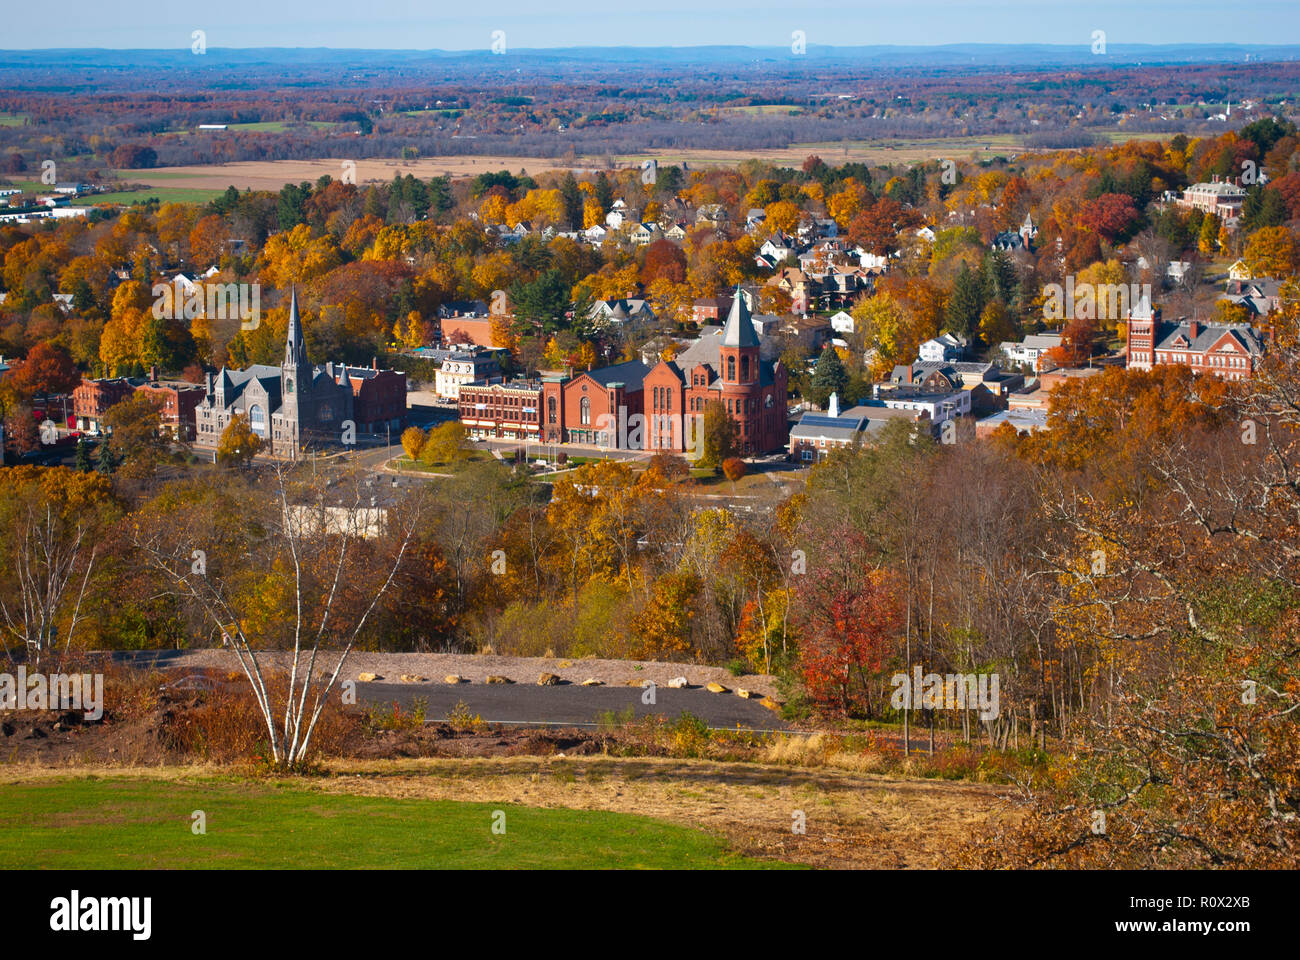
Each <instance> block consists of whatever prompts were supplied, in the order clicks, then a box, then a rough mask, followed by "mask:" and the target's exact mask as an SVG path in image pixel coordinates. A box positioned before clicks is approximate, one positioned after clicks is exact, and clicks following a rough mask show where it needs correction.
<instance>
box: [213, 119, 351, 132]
mask: <svg viewBox="0 0 1300 960" xmlns="http://www.w3.org/2000/svg"><path fill="white" fill-rule="evenodd" d="M303 123H304V124H305V125H306V126H309V127H315V128H316V129H317V130H323V129H325V128H327V127H336V126H338V124H336V123H332V122H330V121H329V120H304V121H303ZM289 127H290V124H289V123H287V122H286V121H284V120H258V121H255V122H253V123H232V124H229V125H227V127H226V129H227V130H244V131H249V132H252V133H283V132H284V131H285V130H287V129H289ZM203 132H204V133H220V132H221V131H219V130H204V131H203Z"/></svg>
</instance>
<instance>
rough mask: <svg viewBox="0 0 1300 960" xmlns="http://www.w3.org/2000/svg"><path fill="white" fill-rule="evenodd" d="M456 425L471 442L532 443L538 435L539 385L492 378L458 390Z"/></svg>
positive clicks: (539, 427)
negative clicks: (459, 424) (457, 418)
mask: <svg viewBox="0 0 1300 960" xmlns="http://www.w3.org/2000/svg"><path fill="white" fill-rule="evenodd" d="M457 402H458V404H459V408H460V422H461V423H462V424H464V425H465V430H466V432H467V433H468V434H469V435H470V436H471V437H472V438H474V439H475V440H486V439H489V438H497V439H503V440H529V441H536V440H537V439H538V437H539V436H540V433H541V413H540V411H541V407H542V381H540V380H504V379H502V378H500V377H492V378H489V379H487V380H481V381H479V382H477V383H466V384H462V385H461V387H460V395H459V397H458V398H457Z"/></svg>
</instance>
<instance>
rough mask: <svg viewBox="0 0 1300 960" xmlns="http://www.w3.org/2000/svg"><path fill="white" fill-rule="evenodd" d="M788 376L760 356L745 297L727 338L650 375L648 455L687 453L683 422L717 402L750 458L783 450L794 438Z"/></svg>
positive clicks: (731, 316)
mask: <svg viewBox="0 0 1300 960" xmlns="http://www.w3.org/2000/svg"><path fill="white" fill-rule="evenodd" d="M787 381H788V376H787V373H786V369H785V367H784V366H782V365H781V362H780V361H779V360H777V361H772V360H763V359H762V358H761V357H760V356H759V340H758V332H757V331H756V330H755V329H754V323H753V320H752V319H751V317H750V312H749V307H748V305H747V304H746V302H745V297H743V296H741V295H739V290H737V295H736V296H735V297H734V299H733V300H732V302H731V308H730V311H729V312H728V314H727V322H726V324H725V325H724V326H723V328H722V333H721V335H718V336H710V337H703V338H701V339H700V340H698V341H696V342H695V343H694V344H692V345H691V346H690V347H688V348H687V349H686V350H684V351H682V352H681V353H680V354H678V355H677V356H676V357H675V358H674V359H672V360H661V361H659V363H657V364H655V366H654V367H653V368H651V370H650V371H649V373H647V374H646V375H645V379H644V397H645V415H646V417H647V419H648V421H649V423H648V426H647V430H646V441H645V444H644V445H645V447H646V449H651V450H684V449H686V440H687V437H686V436H684V435H683V434H684V432H685V430H684V421H682V419H681V418H682V417H683V416H693V415H702V414H703V412H704V407H705V405H706V404H707V403H708V402H709V401H711V400H717V401H719V402H720V403H722V405H723V406H724V407H726V409H727V412H728V413H729V414H731V417H732V419H734V420H735V421H736V426H737V428H738V431H739V434H740V446H741V452H742V453H744V454H745V455H746V456H753V455H756V454H761V453H769V452H772V451H775V450H783V449H784V448H785V445H786V440H787V438H788V436H789V423H788V421H787V419H786V388H787Z"/></svg>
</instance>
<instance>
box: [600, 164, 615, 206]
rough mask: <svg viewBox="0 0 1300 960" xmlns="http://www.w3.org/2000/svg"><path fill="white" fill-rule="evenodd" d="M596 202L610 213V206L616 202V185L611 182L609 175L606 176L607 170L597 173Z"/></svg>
mask: <svg viewBox="0 0 1300 960" xmlns="http://www.w3.org/2000/svg"><path fill="white" fill-rule="evenodd" d="M596 202H597V203H599V204H600V209H601V210H602V211H603V212H605V213H609V208H610V207H611V206H612V205H613V203H614V186H613V184H611V183H610V182H609V177H607V176H605V171H603V170H602V171H601V172H600V173H598V174H596Z"/></svg>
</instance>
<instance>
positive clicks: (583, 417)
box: [578, 397, 591, 427]
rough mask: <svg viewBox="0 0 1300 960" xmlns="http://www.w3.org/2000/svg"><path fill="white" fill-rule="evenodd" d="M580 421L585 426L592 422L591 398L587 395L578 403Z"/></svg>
mask: <svg viewBox="0 0 1300 960" xmlns="http://www.w3.org/2000/svg"><path fill="white" fill-rule="evenodd" d="M578 422H579V423H580V424H582V425H583V426H584V427H585V426H587V425H588V424H589V423H591V400H590V399H589V398H587V397H583V398H582V402H581V403H580V404H578Z"/></svg>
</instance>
